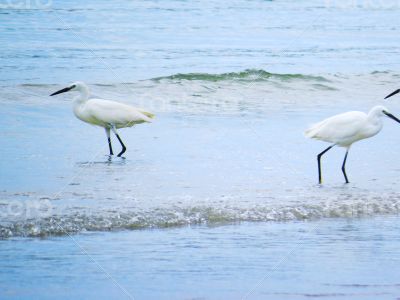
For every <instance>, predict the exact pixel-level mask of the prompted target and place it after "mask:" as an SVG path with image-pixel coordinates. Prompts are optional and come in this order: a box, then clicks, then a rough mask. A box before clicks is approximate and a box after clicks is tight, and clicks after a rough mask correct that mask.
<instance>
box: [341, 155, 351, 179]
mask: <svg viewBox="0 0 400 300" xmlns="http://www.w3.org/2000/svg"><path fill="white" fill-rule="evenodd" d="M347 154H349V149H347V151H346V155H345V156H344V160H343V165H342V172H343V175H344V179H346V183H349V180H348V179H347V175H346V160H347Z"/></svg>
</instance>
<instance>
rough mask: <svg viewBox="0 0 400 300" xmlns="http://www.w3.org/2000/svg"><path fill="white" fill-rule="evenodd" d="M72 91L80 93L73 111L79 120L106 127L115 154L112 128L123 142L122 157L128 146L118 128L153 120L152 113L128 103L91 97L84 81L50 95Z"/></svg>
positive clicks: (75, 99)
mask: <svg viewBox="0 0 400 300" xmlns="http://www.w3.org/2000/svg"><path fill="white" fill-rule="evenodd" d="M70 91H77V92H79V95H78V96H77V97H75V98H74V102H73V111H74V114H75V116H76V117H77V118H78V119H79V120H82V121H84V122H86V123H89V124H92V125H97V126H100V127H103V128H104V129H105V131H106V135H107V141H108V147H109V150H110V155H113V154H114V153H113V149H112V145H111V136H110V130H112V132H113V133H114V134H115V136H116V137H117V138H118V141H119V142H120V143H121V146H122V150H121V152H120V153H119V154H118V156H119V157H120V156H121V155H122V154H123V153H124V152H125V151H126V147H125V145H124V143H123V142H122V140H121V138H120V136H119V135H118V132H117V129H119V128H125V127H132V126H133V125H136V124H140V123H144V122H151V119H152V118H154V115H153V114H152V113H149V112H146V111H144V110H142V109H139V108H136V107H133V106H130V105H127V104H123V103H119V102H115V101H110V100H104V99H96V98H90V93H89V87H88V86H87V85H86V84H85V83H83V82H75V83H73V84H71V85H70V86H68V87H66V88H63V89H61V90H59V91H57V92H55V93H53V94H51V95H50V96H54V95H58V94H61V93H65V92H70Z"/></svg>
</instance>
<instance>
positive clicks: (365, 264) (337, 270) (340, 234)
mask: <svg viewBox="0 0 400 300" xmlns="http://www.w3.org/2000/svg"><path fill="white" fill-rule="evenodd" d="M399 230H400V218H399V217H379V218H377V217H375V218H368V219H330V220H321V221H316V222H289V223H244V224H240V225H230V226H218V227H205V226H194V227H184V228H175V229H154V230H136V231H123V232H112V233H87V234H82V235H78V236H74V237H73V239H71V238H48V239H43V240H41V239H21V238H14V239H10V240H5V241H0V255H1V257H2V260H1V262H0V288H1V290H2V299H15V298H18V299H29V298H31V297H35V298H40V299H54V298H57V299H72V298H79V299H93V298H96V299H110V298H115V299H116V298H117V299H129V297H131V299H133V298H135V299H161V298H162V299H310V298H311V299H397V298H398V297H399V296H400V292H399V287H400V281H399V278H400V271H399V268H397V267H396V266H398V265H399V262H400V261H399V256H398V249H399V247H400V239H399V235H398V232H399ZM78 245H79V246H78ZM83 249H84V250H83ZM83 251H85V253H86V254H89V255H90V257H89V256H88V255H85V254H84V253H83ZM93 260H94V261H95V262H96V263H98V264H99V265H96V264H95V263H93ZM110 277H111V278H112V279H114V280H115V281H116V282H117V283H115V282H113V281H112V280H111V279H110ZM117 284H118V285H119V286H117Z"/></svg>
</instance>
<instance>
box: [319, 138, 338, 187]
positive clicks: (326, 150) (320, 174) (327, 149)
mask: <svg viewBox="0 0 400 300" xmlns="http://www.w3.org/2000/svg"><path fill="white" fill-rule="evenodd" d="M333 146H335V145H332V146H329V147H328V148H326V149H325V150H324V151H322V152H321V153H320V154H318V156H317V159H318V182H319V184H321V183H322V172H321V157H322V155H324V154H325V153H326V152H328V151H329V150H330V149H331V148H332V147H333Z"/></svg>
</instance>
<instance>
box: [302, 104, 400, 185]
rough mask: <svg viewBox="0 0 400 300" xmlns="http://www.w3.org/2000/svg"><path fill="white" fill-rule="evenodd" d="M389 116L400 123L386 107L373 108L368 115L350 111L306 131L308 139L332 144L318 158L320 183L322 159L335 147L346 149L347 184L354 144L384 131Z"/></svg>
mask: <svg viewBox="0 0 400 300" xmlns="http://www.w3.org/2000/svg"><path fill="white" fill-rule="evenodd" d="M383 116H387V117H389V118H391V119H393V120H395V121H397V122H399V123H400V120H399V119H398V118H396V117H395V116H393V115H392V114H391V113H389V111H388V110H387V109H386V108H385V107H384V106H375V107H373V108H372V109H371V110H370V111H369V113H368V114H366V113H364V112H360V111H350V112H346V113H343V114H339V115H335V116H333V117H330V118H327V119H325V120H323V121H322V122H319V123H317V124H315V125H313V126H311V127H310V128H309V129H307V130H306V132H305V136H306V137H308V138H312V139H316V140H321V141H324V142H328V143H332V145H331V146H329V147H328V148H326V149H325V150H324V151H322V152H321V153H320V154H318V156H317V160H318V181H319V183H320V184H321V183H322V174H321V157H322V155H324V154H325V153H326V152H328V150H330V149H331V148H332V147H334V146H339V147H344V148H346V155H345V156H344V160H343V164H342V172H343V175H344V178H345V180H346V183H349V180H348V178H347V175H346V169H345V167H346V160H347V155H348V153H349V150H350V147H351V145H352V144H353V143H354V142H357V141H359V140H362V139H367V138H370V137H372V136H374V135H376V134H377V133H379V132H380V131H381V129H382V126H383V124H382V117H383Z"/></svg>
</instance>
